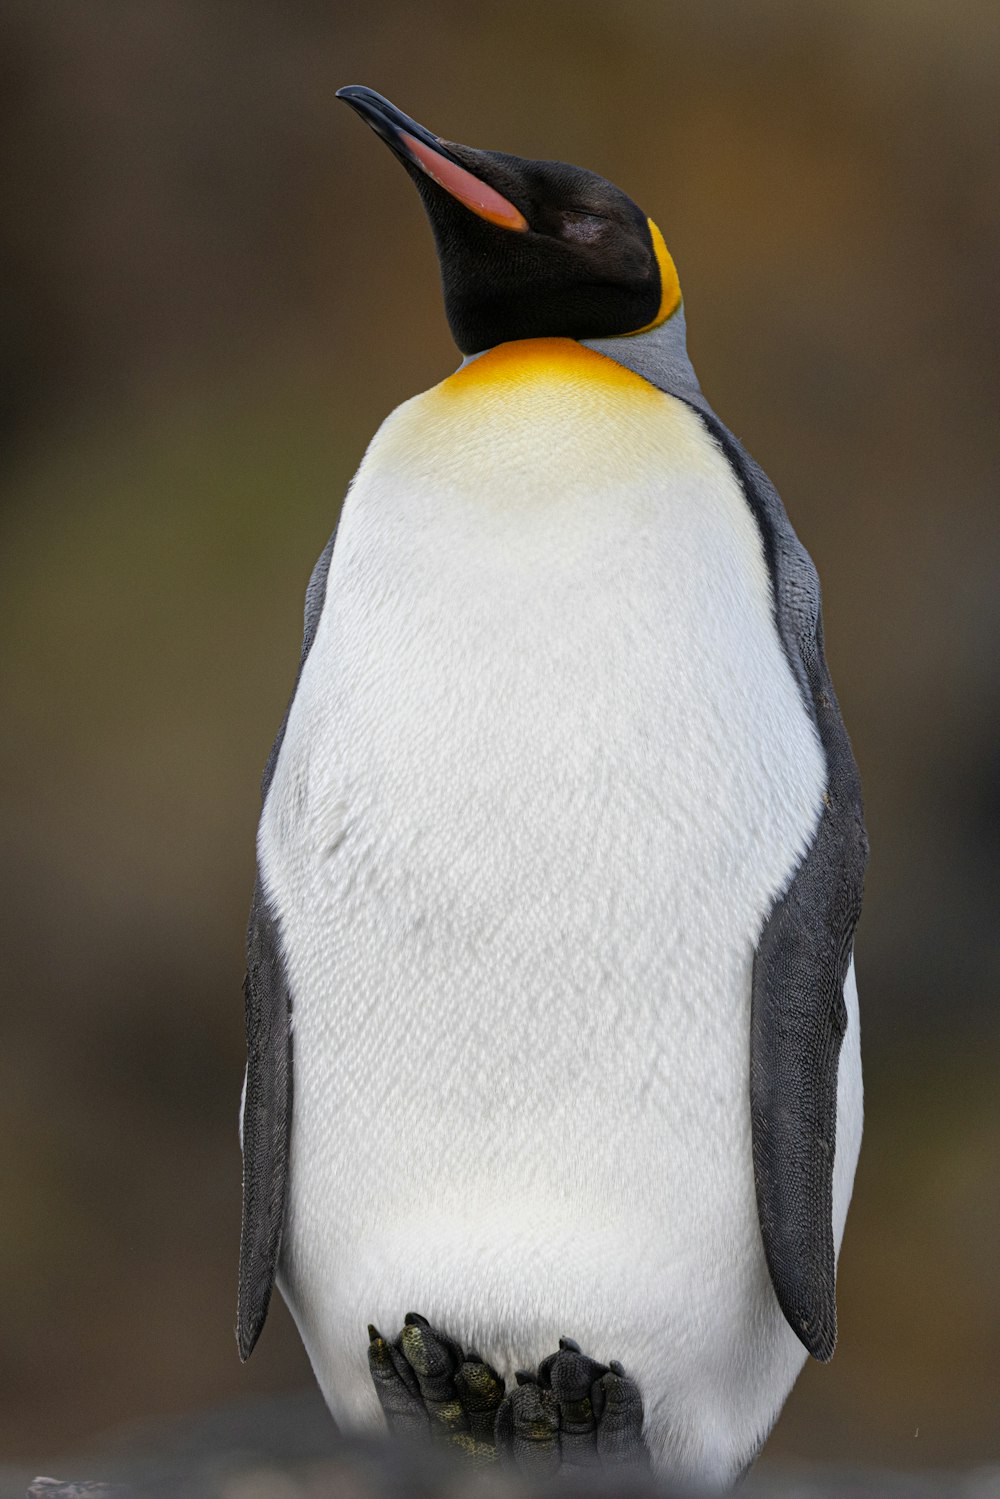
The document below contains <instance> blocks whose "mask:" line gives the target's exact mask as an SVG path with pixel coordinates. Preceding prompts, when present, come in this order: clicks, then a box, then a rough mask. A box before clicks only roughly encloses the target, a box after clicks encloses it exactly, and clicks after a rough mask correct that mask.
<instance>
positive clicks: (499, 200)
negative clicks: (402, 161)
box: [399, 130, 528, 234]
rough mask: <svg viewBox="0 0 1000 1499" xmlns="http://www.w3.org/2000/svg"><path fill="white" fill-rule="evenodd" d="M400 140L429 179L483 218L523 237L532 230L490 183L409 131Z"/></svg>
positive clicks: (401, 134)
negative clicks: (518, 232)
mask: <svg viewBox="0 0 1000 1499" xmlns="http://www.w3.org/2000/svg"><path fill="white" fill-rule="evenodd" d="M399 135H400V139H401V140H402V141H403V143H404V144H405V146H406V150H407V152H408V153H409V155H410V156H412V157H413V160H414V161H415V162H416V163H417V164H418V166H419V167H420V168H421V170H422V171H424V172H426V173H427V175H428V177H433V179H434V181H435V182H437V183H439V184H440V186H441V187H443V188H444V190H445V192H446V193H450V194H451V196H452V197H453V198H457V199H458V201H459V202H460V203H464V204H465V206H466V208H469V209H471V210H472V212H473V213H477V214H478V215H479V217H480V218H481V219H487V220H488V221H489V222H490V223H491V224H499V225H500V227H501V228H502V229H517V230H519V231H520V232H521V233H522V234H523V233H524V231H525V230H526V229H527V227H528V221H527V219H526V218H525V217H524V214H523V213H522V212H521V211H520V209H519V208H515V207H514V205H513V203H511V202H509V201H508V199H507V198H505V197H503V196H502V194H501V193H498V192H497V191H496V190H495V188H492V187H490V186H489V184H488V183H486V182H481V181H480V180H479V178H478V177H474V176H473V175H472V173H471V172H467V171H466V170H465V168H464V167H460V166H458V164H457V163H456V162H454V161H449V160H448V158H447V157H446V156H441V155H439V154H438V152H437V151H434V150H432V149H431V147H430V146H427V145H425V144H424V142H423V141H419V140H417V138H416V136H413V135H410V134H409V133H408V132H407V131H405V130H401V131H400V132H399Z"/></svg>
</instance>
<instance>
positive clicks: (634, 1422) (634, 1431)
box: [496, 1338, 649, 1478]
mask: <svg viewBox="0 0 1000 1499" xmlns="http://www.w3.org/2000/svg"><path fill="white" fill-rule="evenodd" d="M642 1416H643V1411H642V1396H641V1395H640V1393H639V1386H638V1385H637V1384H636V1383H635V1380H633V1379H629V1377H628V1375H627V1374H626V1373H625V1371H624V1369H623V1368H622V1366H621V1364H618V1363H612V1364H599V1363H598V1362H597V1360H596V1359H592V1358H588V1357H587V1355H586V1354H585V1353H583V1352H581V1350H580V1345H579V1344H578V1343H575V1342H574V1341H573V1339H572V1338H560V1340H559V1352H558V1353H551V1354H549V1356H548V1358H545V1359H543V1360H542V1362H541V1363H540V1364H539V1366H538V1373H537V1374H527V1373H523V1372H519V1373H518V1374H517V1388H516V1389H514V1390H512V1391H511V1392H510V1394H509V1395H507V1396H506V1397H505V1399H504V1402H503V1404H502V1405H501V1407H500V1409H499V1411H498V1412H497V1420H496V1443H497V1448H498V1450H499V1451H500V1452H501V1454H502V1455H504V1456H505V1457H506V1458H507V1459H508V1461H509V1462H511V1463H512V1464H513V1465H514V1466H515V1467H517V1468H518V1469H519V1470H520V1471H521V1472H522V1473H524V1474H525V1475H526V1476H530V1477H533V1478H548V1477H551V1476H552V1475H554V1474H555V1473H572V1472H578V1471H580V1470H583V1469H587V1468H590V1469H593V1468H612V1467H613V1468H623V1467H625V1468H633V1469H634V1468H646V1467H648V1465H649V1453H648V1451H647V1449H646V1444H645V1442H644V1441H643V1438H642Z"/></svg>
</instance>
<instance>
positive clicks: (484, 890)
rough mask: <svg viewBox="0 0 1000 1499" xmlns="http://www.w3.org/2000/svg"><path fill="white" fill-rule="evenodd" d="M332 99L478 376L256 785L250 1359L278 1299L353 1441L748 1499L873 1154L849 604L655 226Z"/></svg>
mask: <svg viewBox="0 0 1000 1499" xmlns="http://www.w3.org/2000/svg"><path fill="white" fill-rule="evenodd" d="M338 96H339V97H340V98H341V99H343V100H344V101H345V102H346V103H347V104H348V105H349V106H350V107H351V108H352V109H353V110H354V111H356V113H357V114H358V115H359V116H360V117H361V119H362V120H363V121H365V123H366V124H368V125H369V126H370V127H371V128H372V129H373V130H374V131H375V133H376V134H377V135H378V136H380V137H381V139H382V140H383V141H384V142H385V143H386V145H388V147H389V148H390V150H391V151H392V152H393V154H394V155H395V157H396V158H397V160H398V161H399V162H400V163H401V165H402V166H403V168H404V169H405V171H406V172H407V174H408V175H409V177H410V179H411V180H412V182H413V184H414V185H415V187H416V189H417V191H418V192H419V194H420V197H421V199H422V201H423V204H424V207H425V209H426V212H427V215H428V217H429V219H430V223H431V227H432V229H433V233H434V237H435V241H436V246H437V252H438V257H439V261H440V269H441V278H442V287H443V293H444V303H445V311H446V314H447V318H448V322H449V325H450V328H451V331H452V334H453V336H454V339H455V342H456V344H457V346H458V349H459V350H460V351H461V353H462V355H463V356H464V358H463V362H462V364H461V366H460V367H459V368H458V369H457V370H456V371H455V372H454V373H452V374H450V375H448V376H447V377H446V378H444V379H443V380H442V381H441V382H440V383H439V384H438V385H436V386H434V388H433V389H431V390H428V391H426V392H424V393H423V394H420V395H417V396H415V397H413V398H412V399H411V400H408V401H405V402H404V403H403V404H402V405H401V406H400V407H398V408H397V409H396V410H395V411H394V412H392V413H391V415H390V416H388V417H387V419H386V420H385V421H384V422H383V424H382V426H381V427H380V428H379V430H378V431H377V433H376V434H375V436H374V437H373V438H372V440H371V443H370V445H369V447H368V449H367V451H366V453H365V455H364V458H363V460H362V463H361V466H360V468H359V469H358V472H357V474H356V476H355V478H354V480H353V482H352V484H351V486H350V489H349V491H348V494H347V497H346V500H345V502H344V505H343V509H342V512H341V516H340V519H339V523H338V526H337V529H336V531H335V533H334V536H333V537H332V538H331V540H330V542H329V544H328V545H327V547H326V549H325V550H324V552H323V553H322V555H321V557H320V558H319V561H318V562H317V564H316V566H315V569H314V571H313V573H312V576H311V579H310V581H309V585H308V589H307V592H306V601H305V632H304V640H303V644H302V652H301V658H300V662H299V668H298V676H297V680H296V683H295V687H294V691H293V694H292V698H291V702H290V705H289V707H288V709H287V712H286V714H285V717H284V721H283V722H282V724H281V727H280V729H279V732H278V736H277V739H276V741H275V743H274V746H273V748H272V750H271V753H270V757H269V759H268V761H267V766H266V770H265V773H264V778H263V803H262V813H261V819H260V826H259V832H258V838H257V876H256V884H255V889H254V894H253V899H252V906H251V914H250V922H249V932H248V943H247V979H246V985H245V997H246V1025H247V1048H248V1063H247V1072H246V1080H245V1092H244V1104H243V1116H242V1145H243V1154H244V1173H243V1222H242V1240H241V1253H240V1279H239V1303H238V1321H237V1339H238V1345H239V1351H240V1355H241V1357H242V1358H244V1359H245V1358H247V1357H248V1356H249V1354H250V1352H251V1350H252V1348H253V1346H254V1343H255V1341H256V1339H257V1337H258V1334H259V1332H260V1330H261V1327H262V1325H263V1322H264V1319H265V1317H266V1314H267V1309H268V1302H269V1298H270V1295H271V1291H272V1287H273V1285H274V1282H275V1280H277V1282H278V1284H279V1286H280V1288H281V1291H282V1293H283V1296H284V1298H285V1300H286V1301H287V1303H288V1306H289V1307H290V1309H291V1311H292V1315H293V1317H294V1319H295V1321H296V1323H297V1326H298V1328H299V1331H300V1334H301V1336H302V1339H303V1341H304V1344H305V1347H306V1349H307V1351H308V1354H309V1357H310V1359H311V1362H312V1366H313V1369H314V1370H315V1373H316V1377H317V1379H318V1382H319V1385H320V1386H321V1389H322V1391H323V1394H324V1396H325V1398H326V1401H327V1403H328V1404H329V1406H330V1409H331V1411H332V1412H333V1414H334V1416H335V1417H336V1419H337V1420H338V1422H340V1423H341V1424H342V1425H344V1426H346V1427H356V1426H366V1425H371V1424H373V1423H378V1422H380V1421H381V1420H382V1419H383V1414H384V1417H385V1418H387V1419H388V1422H389V1425H390V1427H392V1428H393V1429H394V1430H395V1431H399V1432H421V1431H423V1432H430V1433H431V1434H432V1435H434V1434H437V1435H438V1436H440V1437H441V1438H442V1439H443V1440H445V1441H446V1442H447V1443H449V1444H451V1445H453V1446H456V1447H457V1448H459V1449H461V1450H465V1451H468V1452H471V1453H472V1454H473V1455H474V1456H478V1457H479V1458H480V1459H481V1460H490V1459H491V1458H492V1457H494V1456H497V1455H499V1457H501V1458H502V1457H508V1458H510V1459H511V1460H513V1461H514V1463H515V1464H516V1465H519V1466H521V1467H522V1468H525V1469H526V1470H527V1471H530V1472H534V1473H538V1472H549V1471H554V1470H556V1469H558V1468H559V1467H560V1466H562V1467H565V1468H573V1467H584V1466H587V1465H598V1466H601V1465H604V1466H613V1465H614V1464H616V1463H626V1462H635V1463H642V1462H647V1463H651V1464H652V1467H653V1468H654V1469H655V1470H656V1471H658V1472H660V1473H662V1474H664V1475H667V1476H669V1477H670V1478H672V1479H673V1480H675V1481H678V1482H681V1483H685V1482H687V1483H700V1484H711V1485H723V1486H725V1485H729V1484H731V1483H733V1482H734V1481H736V1480H737V1479H738V1477H739V1476H740V1475H741V1474H742V1473H743V1472H744V1471H745V1470H746V1468H747V1467H748V1465H749V1464H750V1463H751V1462H752V1461H753V1459H754V1457H755V1455H756V1453H757V1452H758V1450H759V1448H760V1446H761V1444H762V1443H763V1441H764V1440H765V1438H766V1436H767V1434H768V1433H769V1431H770V1429H771V1427H772V1425H773V1423H774V1421H775V1420H776V1418H777V1416H778V1413H779V1412H780V1410H781V1407H782V1404H783V1402H784V1401H785V1398H786V1397H787V1395H788V1393H789V1390H790V1389H791V1387H792V1384H793V1382H794V1380H795V1378H796V1377H797V1375H798V1373H799V1370H800V1368H801V1367H802V1365H803V1363H804V1362H805V1360H806V1358H807V1356H808V1355H810V1354H811V1355H812V1356H813V1357H814V1358H816V1359H818V1360H820V1361H826V1360H828V1359H829V1358H830V1357H831V1356H832V1354H833V1350H834V1344H835V1341H836V1335H837V1328H836V1306H835V1267H836V1261H837V1256H838V1254H839V1249H840V1244H841V1240H842V1236H843V1232H844V1224H845V1219H846V1215H847V1210H848V1203H849V1200H850V1196H851V1189H852V1183H853V1178H854V1172H855V1166H856V1162H857V1158H858V1152H859V1148H860V1140H861V1127H862V1083H861V1062H860V1049H859V1029H858V1027H859V1020H858V1001H857V988H856V984H855V978H854V964H853V945H854V934H855V928H856V924H857V921H858V917H859V914H860V907H861V896H862V884H863V878H864V871H865V865H866V861H867V839H866V834H865V827H864V819H863V811H862V803H861V793H860V785H859V776H858V770H857V766H856V764H855V760H854V757H853V754H852V751H851V746H850V743H849V740H848V737H847V733H846V730H845V727H844V723H843V719H842V716H841V712H840V709H839V707H838V703H837V699H836V696H835V694H834V690H833V687H832V684H831V681H830V675H829V671H828V669H827V665H826V661H825V658H824V650H823V626H822V619H821V613H820V591H819V583H818V579H817V574H816V570H815V568H814V566H813V563H812V561H811V560H810V557H809V555H808V554H807V552H806V551H805V549H804V547H803V546H802V544H801V543H800V541H799V540H798V538H797V536H796V534H795V532H794V531H793V529H792V527H791V524H790V523H789V520H788V518H787V516H786V513H785V510H784V508H783V506H782V503H781V501H780V499H779V497H778V495H777V493H776V491H775V489H774V487H773V485H772V484H771V482H770V480H769V479H768V478H767V477H766V475H765V474H764V473H763V471H762V470H761V469H760V468H759V467H758V466H757V464H756V463H755V462H754V461H753V459H752V458H751V457H750V456H749V455H748V454H747V452H746V451H745V450H744V448H743V447H742V446H741V444H740V443H739V442H738V441H737V439H736V438H735V437H734V436H733V435H732V433H731V432H730V431H729V430H728V429H727V428H726V427H725V426H724V425H723V423H722V421H721V420H720V419H719V417H718V416H717V415H716V414H715V412H714V411H713V410H712V408H711V406H710V405H709V403H708V401H707V400H706V398H705V396H704V395H703V394H702V391H701V388H700V386H699V384H698V381H697V378H696V376H695V373H694V370H693V368H692V366H691V363H690V361H689V359H688V355H687V352H686V340H685V312H684V304H683V301H682V298H681V291H680V285H679V281H678V276H677V271H676V269H675V266H674V262H673V260H672V258H671V256H670V254H669V252H668V250H667V247H666V244H665V242H664V239H663V236H662V234H661V233H660V230H659V229H658V228H657V226H656V224H655V223H654V222H653V221H652V220H651V219H649V218H648V217H647V216H646V215H645V213H644V212H643V211H642V210H641V209H640V208H639V207H638V206H637V205H636V204H635V203H634V202H633V201H632V200H631V199H630V198H629V197H628V196H627V195H626V194H625V193H624V192H623V191H621V190H620V189H619V188H617V187H615V186H614V185H613V184H611V183H610V182H608V181H606V180H604V179H603V178H601V177H600V176H598V175H596V174H595V173H593V172H591V171H587V170H584V169H582V168H577V167H573V166H568V165H566V164H564V163H561V162H554V161H534V160H526V159H522V158H519V157H517V156H512V155H507V154H503V153H499V152H493V151H485V150H479V149H473V148H470V147H468V146H463V145H458V144H455V143H453V142H451V141H448V140H445V139H442V138H440V137H438V136H436V135H433V134H432V133H431V132H430V131H428V130H427V129H425V128H424V127H423V126H421V125H419V124H417V122H416V121H415V120H413V119H411V118H410V117H409V116H408V115H405V114H404V113H403V112H402V111H400V110H399V109H397V108H396V107H395V106H394V105H392V104H390V103H389V102H388V101H387V100H386V99H384V98H383V97H381V96H380V95H379V94H377V93H375V92H374V91H373V90H371V89H368V88H364V87H360V86H350V87H347V88H343V89H341V90H340V91H339V95H338ZM411 1308H416V1309H417V1310H410V1309H411ZM366 1322H368V1323H370V1326H369V1332H368V1339H369V1341H368V1343H367V1345H366V1344H365V1335H364V1325H365V1323H366ZM397 1329H398V1331H397Z"/></svg>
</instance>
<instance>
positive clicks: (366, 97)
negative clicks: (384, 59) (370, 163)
mask: <svg viewBox="0 0 1000 1499" xmlns="http://www.w3.org/2000/svg"><path fill="white" fill-rule="evenodd" d="M337 98H338V99H343V101H344V103H345V104H349V105H350V106H351V108H352V109H354V110H357V112H358V114H359V115H360V116H361V118H362V119H363V120H364V121H365V124H367V125H370V126H371V127H372V129H373V130H374V132H375V134H376V135H380V136H381V137H382V139H383V140H384V141H385V143H386V145H387V146H391V147H392V149H393V151H395V152H396V154H397V156H402V157H405V159H406V160H407V161H410V162H413V164H414V165H415V166H418V165H419V162H416V161H414V157H413V153H412V151H410V150H408V149H407V146H406V142H405V141H404V139H403V136H404V135H411V136H413V138H414V139H415V140H418V141H422V142H423V144H424V145H425V146H429V147H430V149H431V150H432V151H434V152H436V154H437V155H438V156H443V157H444V159H445V161H453V162H456V164H459V163H458V162H457V158H456V157H455V156H453V155H452V153H451V152H450V151H449V150H448V147H447V146H446V145H445V144H444V143H443V141H441V140H440V139H439V137H438V136H436V135H432V134H431V132H430V131H429V130H426V129H425V128H424V126H423V125H418V124H417V122H416V120H413V119H411V118H410V116H409V115H406V114H404V113H403V111H402V110H401V109H397V108H396V106H395V104H390V103H389V100H388V99H383V97H382V95H381V94H377V93H376V92H375V90H374V89H373V88H365V86H364V84H362V83H349V84H348V85H347V87H346V88H339V89H338V90H337Z"/></svg>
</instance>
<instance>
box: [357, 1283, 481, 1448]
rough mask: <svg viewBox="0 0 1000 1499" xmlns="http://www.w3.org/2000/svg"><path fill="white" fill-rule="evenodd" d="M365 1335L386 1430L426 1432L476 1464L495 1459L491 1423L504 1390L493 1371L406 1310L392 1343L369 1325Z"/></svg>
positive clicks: (471, 1353)
mask: <svg viewBox="0 0 1000 1499" xmlns="http://www.w3.org/2000/svg"><path fill="white" fill-rule="evenodd" d="M368 1338H369V1346H368V1367H369V1369H370V1370H371V1376H372V1380H373V1381H374V1384H375V1393H376V1394H377V1395H378V1398H379V1403H380V1405H381V1406H382V1409H383V1411H384V1412H385V1418H386V1422H387V1423H388V1426H389V1430H390V1431H392V1432H395V1433H397V1434H399V1435H403V1436H414V1435H421V1434H423V1433H427V1434H429V1435H430V1436H431V1437H433V1438H434V1439H436V1440H437V1441H440V1442H442V1443H444V1444H446V1445H447V1446H450V1447H454V1448H455V1449H456V1450H458V1451H460V1452H463V1453H464V1454H465V1455H466V1456H468V1457H470V1458H472V1459H474V1460H475V1461H476V1462H480V1463H484V1462H493V1461H495V1459H496V1446H495V1443H494V1439H493V1425H494V1421H495V1418H496V1413H497V1410H498V1409H499V1406H500V1402H501V1401H502V1400H503V1394H504V1385H503V1380H502V1379H501V1378H500V1376H499V1374H498V1373H497V1372H496V1370H495V1369H493V1368H492V1367H491V1366H490V1365H489V1364H487V1363H485V1362H484V1361H483V1359H481V1358H480V1357H479V1355H478V1354H477V1353H474V1352H472V1351H471V1350H470V1351H469V1352H468V1353H463V1352H462V1349H461V1348H460V1347H459V1345H458V1344H457V1343H456V1342H455V1341H454V1340H453V1339H452V1338H449V1337H446V1336H445V1335H444V1334H443V1333H440V1332H437V1331H436V1330H435V1329H434V1328H432V1327H431V1325H430V1323H429V1322H428V1321H427V1318H426V1317H421V1316H420V1315H419V1314H418V1313H417V1312H407V1314H406V1318H405V1321H404V1326H403V1330H402V1332H401V1333H400V1334H399V1336H398V1337H397V1338H396V1339H395V1340H394V1341H392V1342H389V1341H388V1340H387V1339H386V1338H383V1337H382V1335H381V1333H380V1332H379V1331H378V1329H377V1328H375V1327H372V1326H371V1325H369V1328H368Z"/></svg>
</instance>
